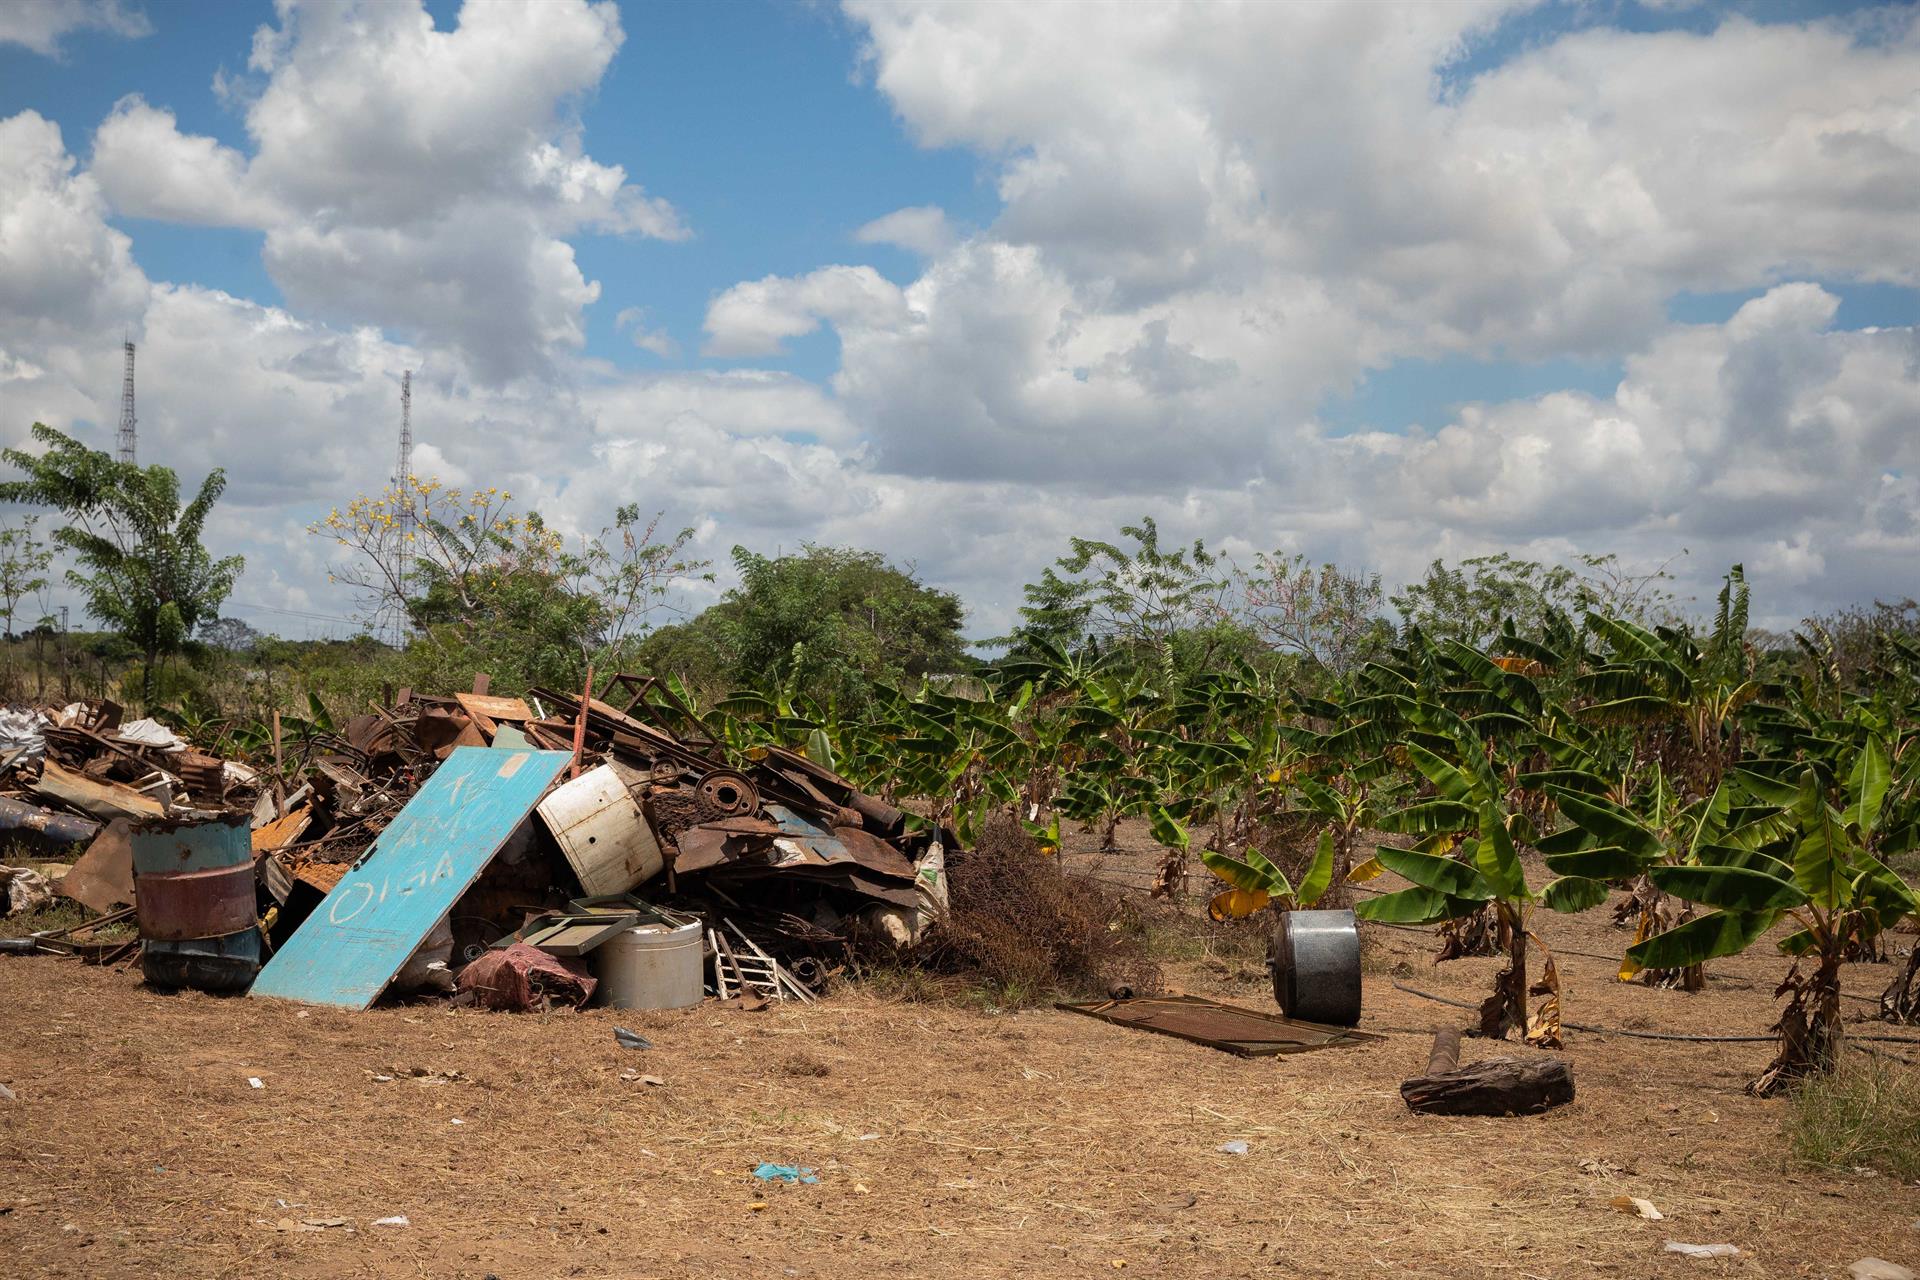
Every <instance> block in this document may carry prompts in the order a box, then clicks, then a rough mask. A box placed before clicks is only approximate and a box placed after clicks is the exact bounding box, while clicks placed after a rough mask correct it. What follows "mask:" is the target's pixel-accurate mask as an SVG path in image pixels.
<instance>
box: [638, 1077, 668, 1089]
mask: <svg viewBox="0 0 1920 1280" xmlns="http://www.w3.org/2000/svg"><path fill="white" fill-rule="evenodd" d="M640 1083H641V1084H644V1085H650V1086H652V1087H653V1088H656V1089H659V1088H664V1087H665V1086H666V1083H667V1082H666V1081H665V1080H662V1079H661V1078H660V1077H659V1076H641V1077H640Z"/></svg>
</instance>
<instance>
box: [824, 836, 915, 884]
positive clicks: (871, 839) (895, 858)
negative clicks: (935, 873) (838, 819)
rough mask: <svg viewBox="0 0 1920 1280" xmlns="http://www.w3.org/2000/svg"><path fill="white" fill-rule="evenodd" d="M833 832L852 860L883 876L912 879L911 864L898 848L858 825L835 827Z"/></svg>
mask: <svg viewBox="0 0 1920 1280" xmlns="http://www.w3.org/2000/svg"><path fill="white" fill-rule="evenodd" d="M833 834H834V837H835V838H836V839H838V840H839V841H840V843H841V844H842V845H844V846H845V847H846V850H847V853H848V854H849V855H850V856H851V857H852V858H853V860H854V861H855V862H857V863H859V864H860V865H861V866H863V867H865V868H866V869H867V870H869V871H875V872H878V873H879V874H881V875H883V876H899V877H900V878H901V879H902V880H911V879H913V864H912V863H911V862H909V861H907V856H906V855H905V854H903V853H901V852H900V851H899V850H898V849H896V848H894V847H893V846H892V845H890V844H888V843H887V842H886V841H885V840H882V839H881V838H880V837H879V836H876V835H874V834H872V833H871V832H869V831H866V830H864V829H863V828H860V827H835V828H834V829H833Z"/></svg>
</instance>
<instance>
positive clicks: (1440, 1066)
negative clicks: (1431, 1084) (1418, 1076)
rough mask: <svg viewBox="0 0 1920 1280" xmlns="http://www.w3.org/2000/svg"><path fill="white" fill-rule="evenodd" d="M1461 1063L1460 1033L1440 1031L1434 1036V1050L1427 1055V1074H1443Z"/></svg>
mask: <svg viewBox="0 0 1920 1280" xmlns="http://www.w3.org/2000/svg"><path fill="white" fill-rule="evenodd" d="M1459 1065H1460V1033H1459V1032H1458V1031H1454V1030H1451V1029H1449V1030H1446V1031H1438V1032H1435V1033H1434V1037H1433V1052H1432V1053H1430V1054H1428V1055H1427V1074H1428V1075H1430V1076H1443V1075H1445V1074H1446V1073H1447V1072H1449V1071H1452V1070H1454V1069H1455V1068H1456V1067H1458V1066H1459Z"/></svg>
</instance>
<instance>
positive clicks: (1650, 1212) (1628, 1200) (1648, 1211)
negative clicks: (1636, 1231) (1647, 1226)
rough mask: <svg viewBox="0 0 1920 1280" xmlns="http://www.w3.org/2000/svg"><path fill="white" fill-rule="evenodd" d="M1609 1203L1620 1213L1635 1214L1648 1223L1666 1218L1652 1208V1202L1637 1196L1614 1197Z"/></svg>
mask: <svg viewBox="0 0 1920 1280" xmlns="http://www.w3.org/2000/svg"><path fill="white" fill-rule="evenodd" d="M1609 1203H1610V1204H1612V1205H1613V1207H1614V1208H1615V1209H1617V1210H1618V1211H1619V1212H1621V1213H1637V1214H1639V1215H1640V1216H1641V1217H1643V1218H1645V1219H1646V1220H1647V1221H1648V1222H1658V1221H1660V1219H1662V1218H1664V1217H1665V1216H1666V1215H1665V1214H1663V1213H1661V1212H1660V1211H1659V1210H1658V1209H1656V1208H1654V1207H1653V1201H1651V1200H1642V1199H1641V1198H1640V1197H1639V1196H1615V1197H1614V1198H1613V1199H1612V1200H1611V1201H1609Z"/></svg>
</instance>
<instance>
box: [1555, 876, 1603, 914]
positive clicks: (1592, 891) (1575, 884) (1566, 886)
mask: <svg viewBox="0 0 1920 1280" xmlns="http://www.w3.org/2000/svg"><path fill="white" fill-rule="evenodd" d="M1608 892H1609V890H1608V889H1607V884H1606V881H1604V880H1590V879H1588V878H1587V877H1585V876H1561V877H1559V878H1558V879H1556V880H1549V881H1548V882H1547V885H1546V888H1544V889H1542V890H1540V901H1541V902H1543V903H1545V904H1546V905H1547V906H1548V907H1549V908H1550V909H1552V910H1554V911H1560V912H1565V913H1566V914H1568V915H1572V914H1574V913H1575V912H1579V911H1586V910H1588V909H1589V908H1592V907H1597V906H1599V905H1600V904H1601V903H1603V902H1605V901H1606V900H1607V894H1608Z"/></svg>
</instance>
